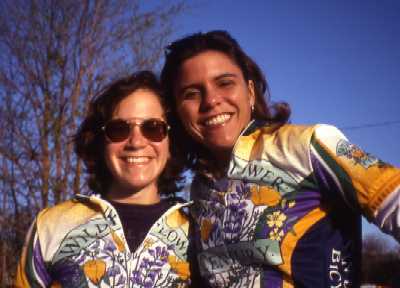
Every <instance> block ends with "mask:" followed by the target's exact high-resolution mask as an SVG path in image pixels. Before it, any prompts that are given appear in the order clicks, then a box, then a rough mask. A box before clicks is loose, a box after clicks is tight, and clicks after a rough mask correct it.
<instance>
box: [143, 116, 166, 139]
mask: <svg viewBox="0 0 400 288" xmlns="http://www.w3.org/2000/svg"><path fill="white" fill-rule="evenodd" d="M141 129H142V133H143V136H145V137H146V138H148V139H149V140H151V141H153V142H160V141H162V140H163V139H164V138H165V137H166V136H167V130H168V128H167V124H166V123H165V122H163V121H160V120H156V119H150V120H146V121H144V122H143V123H142V128H141Z"/></svg>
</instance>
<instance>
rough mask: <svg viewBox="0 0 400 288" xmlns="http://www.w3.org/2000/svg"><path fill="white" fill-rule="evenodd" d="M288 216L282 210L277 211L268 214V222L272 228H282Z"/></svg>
mask: <svg viewBox="0 0 400 288" xmlns="http://www.w3.org/2000/svg"><path fill="white" fill-rule="evenodd" d="M286 218H287V217H286V215H285V214H284V213H282V212H281V211H275V212H273V213H272V214H269V215H267V224H268V226H269V227H271V228H281V227H282V225H283V223H284V222H285V220H286Z"/></svg>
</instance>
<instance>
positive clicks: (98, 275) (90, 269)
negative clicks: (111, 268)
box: [83, 260, 106, 285]
mask: <svg viewBox="0 0 400 288" xmlns="http://www.w3.org/2000/svg"><path fill="white" fill-rule="evenodd" d="M83 272H84V273H85V275H86V277H87V278H89V279H90V281H92V283H93V284H95V285H97V284H99V283H100V281H101V279H102V278H103V276H104V274H105V272H106V263H105V262H104V261H102V260H89V261H87V262H86V263H85V264H84V265H83Z"/></svg>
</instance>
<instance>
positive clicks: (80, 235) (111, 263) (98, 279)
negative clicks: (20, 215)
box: [15, 195, 190, 287]
mask: <svg viewBox="0 0 400 288" xmlns="http://www.w3.org/2000/svg"><path fill="white" fill-rule="evenodd" d="M187 205H188V204H183V203H178V204H175V205H174V206H173V207H171V208H170V209H168V210H167V211H166V212H165V213H164V214H163V215H162V216H161V218H160V219H158V220H157V221H156V222H155V223H154V225H153V226H152V228H151V229H150V231H149V232H148V234H147V236H146V238H145V239H144V241H143V242H142V244H141V245H140V246H139V247H138V249H137V250H136V251H129V247H128V244H127V242H126V241H125V236H124V232H123V229H122V225H121V221H120V219H119V217H118V214H117V212H116V210H115V209H114V208H113V207H112V206H111V204H109V203H108V202H107V201H105V200H103V199H100V198H99V197H97V196H82V195H78V196H77V197H76V199H74V200H70V201H66V202H64V203H61V204H59V205H56V206H54V207H52V208H47V209H44V210H43V211H41V212H40V213H39V214H38V216H37V218H36V220H35V222H34V223H33V224H32V226H31V228H30V231H29V233H28V235H27V240H26V243H25V245H24V247H23V253H22V257H21V259H20V263H19V266H18V270H17V278H16V283H15V286H16V287H187V286H188V285H189V281H190V273H189V263H188V261H187V252H188V251H187V250H188V231H189V222H188V218H187V216H186V215H185V213H184V212H183V211H181V208H182V207H185V206H187Z"/></svg>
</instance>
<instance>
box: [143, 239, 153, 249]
mask: <svg viewBox="0 0 400 288" xmlns="http://www.w3.org/2000/svg"><path fill="white" fill-rule="evenodd" d="M154 243H155V241H154V240H153V239H145V240H144V242H143V248H144V249H149V248H150V247H151V246H153V244H154Z"/></svg>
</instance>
